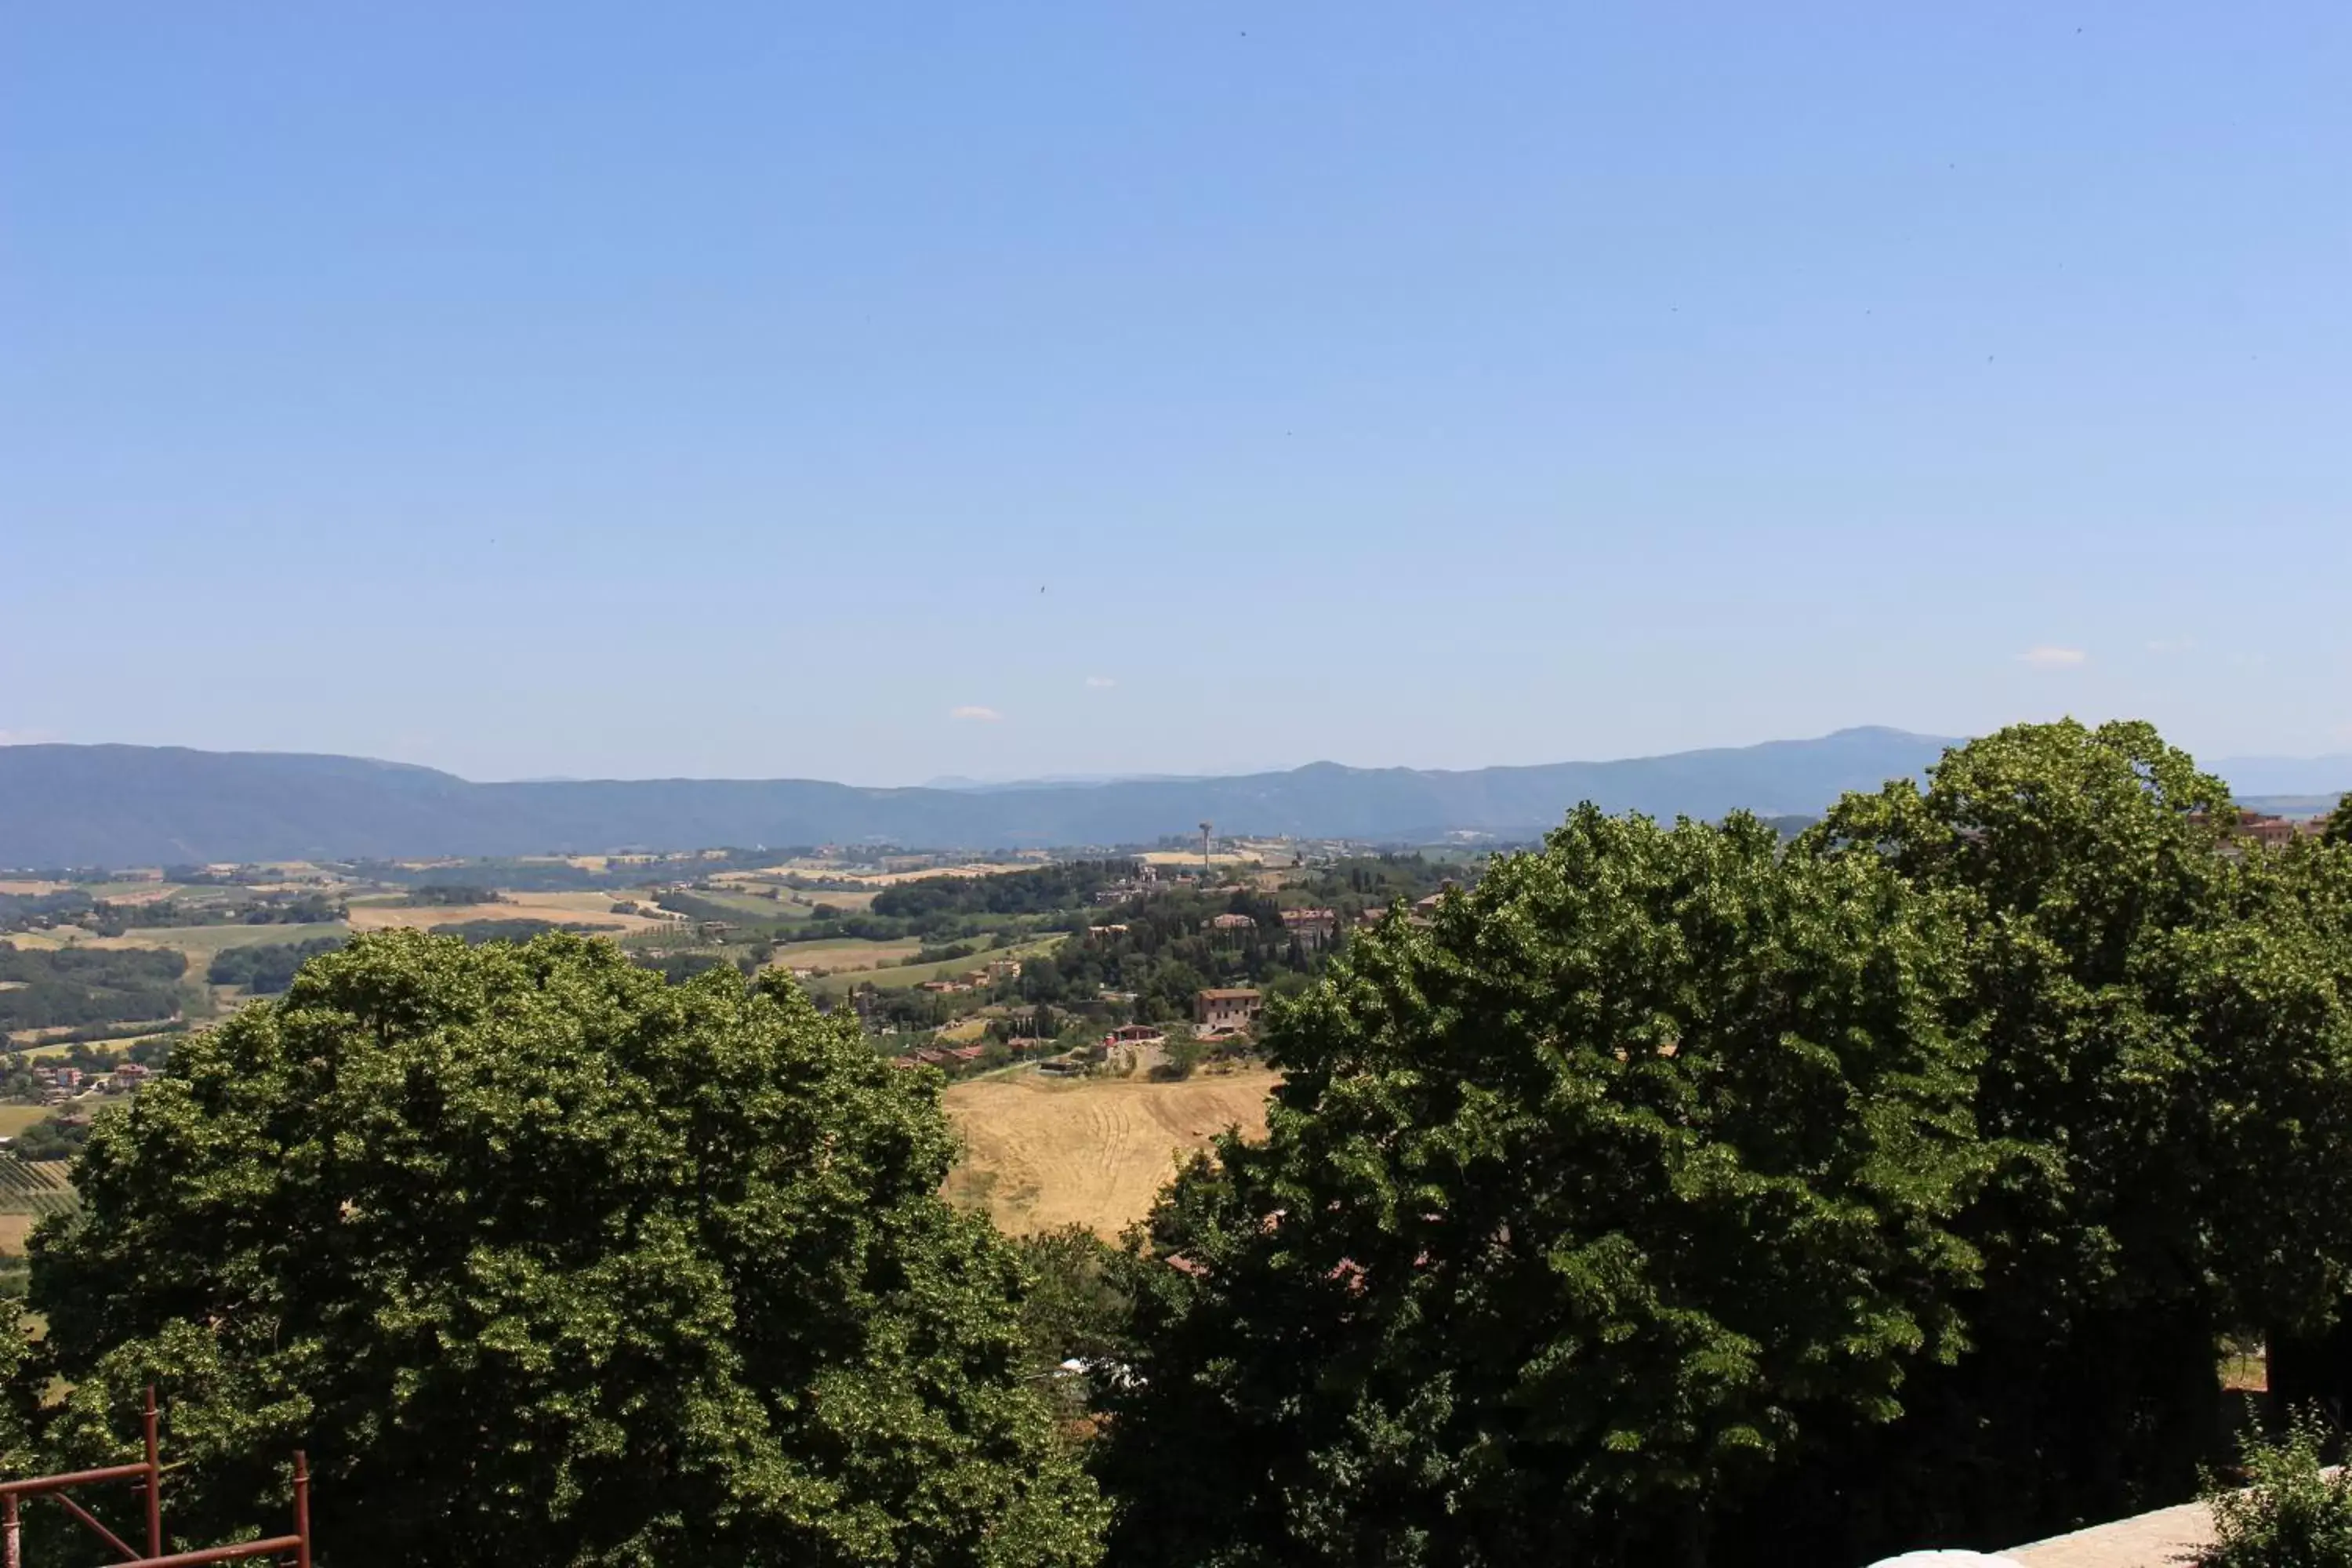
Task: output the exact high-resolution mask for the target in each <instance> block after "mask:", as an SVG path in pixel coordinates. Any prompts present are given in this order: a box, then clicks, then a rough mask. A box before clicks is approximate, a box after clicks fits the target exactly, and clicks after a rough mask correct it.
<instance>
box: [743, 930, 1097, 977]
mask: <svg viewBox="0 0 2352 1568" xmlns="http://www.w3.org/2000/svg"><path fill="white" fill-rule="evenodd" d="M1066 940H1067V939H1066V937H1065V936H1064V935H1063V934H1062V933H1061V932H1060V931H1055V933H1054V934H1053V935H1052V936H1050V937H1046V938H1045V939H1043V940H1042V941H1038V942H1024V943H1022V944H1021V945H1020V946H1018V947H992V948H987V949H984V950H983V951H982V952H975V953H973V954H972V955H971V957H969V958H949V959H941V960H940V961H939V962H937V963H894V964H891V965H890V966H889V967H888V968H887V969H873V970H860V971H858V972H857V973H854V974H842V973H837V972H836V973H833V974H828V975H823V976H820V977H819V978H817V979H814V980H812V981H810V982H809V989H810V990H812V991H828V990H830V991H840V990H845V989H847V988H848V987H850V986H853V985H863V984H866V983H867V982H869V981H871V982H872V983H873V984H875V985H876V986H877V987H878V988H879V989H881V990H884V991H903V990H905V989H906V988H907V987H908V986H909V985H920V984H923V983H924V982H925V981H927V980H951V979H953V978H954V977H955V976H957V975H959V974H970V973H972V972H973V971H975V970H979V969H984V968H986V967H987V966H988V965H989V964H991V963H994V962H995V961H996V960H998V959H1000V958H1013V959H1029V958H1035V957H1037V956H1038V955H1039V954H1041V953H1047V952H1053V951H1054V950H1055V948H1057V947H1059V946H1061V945H1062V943H1063V942H1065V941H1066ZM824 945H827V944H825V943H823V942H793V943H790V944H788V945H787V946H784V947H780V948H778V949H777V950H776V962H777V963H785V961H786V955H787V954H790V953H794V952H801V951H802V950H803V948H808V947H822V946H824ZM875 945H877V946H878V945H881V944H878V943H877V944H875ZM790 967H792V968H795V969H806V968H811V967H814V966H813V965H810V964H806V963H802V962H801V961H800V960H798V959H793V960H792V961H791V963H790Z"/></svg>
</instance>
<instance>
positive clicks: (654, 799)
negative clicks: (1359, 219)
mask: <svg viewBox="0 0 2352 1568" xmlns="http://www.w3.org/2000/svg"><path fill="white" fill-rule="evenodd" d="M1950 743H1951V742H1948V741H1946V740H1941V739H1938V738H1937V737H1934V736H1928V735H1914V734H1908V733H1906V732H1904V731H1899V730H1887V729H1875V728H1870V729H1854V730H1841V731H1838V732H1837V733H1835V734H1832V735H1825V736H1822V738H1820V739H1818V740H1811V741H1774V742H1767V743H1765V744H1763V745H1758V746H1742V747H1736V748H1724V749H1717V750H1710V751H1701V752H1676V753H1674V754H1672V755H1669V756H1661V757H1635V758H1630V759H1626V760H1623V761H1619V762H1604V763H1550V764H1547V765H1543V766H1538V767H1508V768H1479V769H1475V770H1472V771H1468V772H1459V773H1447V772H1431V771H1424V770H1419V769H1412V768H1350V767H1342V766H1340V765H1339V764H1338V763H1313V764H1311V765H1309V766H1307V767H1303V768H1296V769H1292V770H1289V771H1287V772H1283V773H1252V774H1246V775H1241V776H1235V777H1227V778H1182V779H1125V780H1119V781H1116V782H1111V783H1104V784H1081V783H1066V782H1039V783H1035V784H1007V785H992V786H989V787H986V788H982V789H973V788H970V787H964V788H945V789H943V788H936V787H925V788H914V789H866V788H858V787H856V786H853V785H849V784H825V783H821V782H816V781H813V780H803V779H768V780H730V779H642V780H603V781H596V780H582V781H570V780H541V781H533V782H530V783H514V784H474V783H469V782H468V781H467V780H465V779H461V778H458V777H457V776H456V775H454V774H451V773H439V772H436V771H435V770H434V769H431V768H420V767H412V766H408V765H406V764H404V763H380V762H370V761H367V760H364V759H362V758H357V757H334V756H308V755H300V754H294V753H284V752H197V751H188V750H184V749H181V748H177V747H150V746H62V745H40V746H7V747H0V866H15V867H46V866H152V865H159V864H171V863H175V862H188V861H221V860H239V861H243V860H291V859H308V858H354V857H376V858H394V857H401V858H406V857H423V856H445V855H446V856H501V855H529V854H544V853H552V852H559V851H568V852H575V853H588V852H593V851H598V850H610V849H621V848H639V849H693V848H707V847H717V846H721V845H739V846H751V845H761V844H764V845H775V846H783V845H803V844H825V843H843V842H860V841H866V842H874V841H878V842H886V843H892V844H899V845H906V846H909V847H929V848H950V847H954V848H971V849H986V848H1023V847H1050V846H1076V845H1115V844H1143V843H1150V842H1153V841H1155V840H1157V839H1159V838H1161V837H1165V836H1168V835H1171V834H1190V833H1192V832H1193V831H1194V830H1195V826H1196V825H1197V824H1199V823H1201V822H1203V821H1208V822H1213V823H1215V824H1216V826H1217V831H1218V832H1219V833H1220V834H1234V835H1276V834H1281V835H1288V836H1293V837H1313V838H1354V839H1361V840H1369V841H1374V842H1429V841H1433V840H1435V839H1438V838H1440V837H1444V835H1446V834H1448V833H1456V832H1475V833H1486V834H1492V835H1495V836H1497V837H1532V836H1533V835H1534V834H1536V833H1538V832H1539V831H1541V830H1542V829H1544V828H1545V827H1548V826H1551V825H1552V824H1555V823H1557V822H1558V821H1559V819H1560V817H1561V816H1562V815H1563V814H1564V813H1566V812H1567V811H1568V810H1569V809H1570V807H1571V806H1573V805H1576V804H1577V803H1578V802H1580V801H1584V800H1591V801H1592V802H1594V803H1596V804H1598V805H1601V807H1602V808H1603V809H1605V810H1609V811H1625V810H1635V811H1643V812H1648V813H1650V814H1652V815H1653V816H1661V817H1671V816H1678V815H1679V816H1698V817H1716V816H1722V815H1723V814H1724V813H1726V812H1727V811H1731V810H1733V809H1735V808H1738V807H1746V808H1747V809H1748V810H1751V811H1754V812H1757V813H1758V814H1759V815H1761V816H1790V815H1804V814H1811V813H1815V812H1819V811H1820V810H1821V809H1822V807H1824V806H1826V805H1829V804H1830V803H1831V802H1832V801H1833V800H1835V799H1836V798H1837V797H1838V795H1841V794H1843V793H1844V792H1845V791H1847V790H1854V789H1875V788H1877V787H1878V785H1879V784H1882V783H1884V782H1885V780H1887V779H1890V778H1896V777H1902V776H1906V775H1911V774H1916V773H1920V772H1921V771H1922V770H1924V769H1925V768H1927V766H1928V765H1929V764H1930V763H1933V762H1934V761H1935V760H1936V758H1937V755H1938V754H1939V753H1940V752H1942V751H1943V749H1944V748H1945V747H1946V746H1947V745H1948V744H1950ZM2294 769H2302V770H2305V771H2303V772H2294ZM2253 771H2254V772H2255V773H2259V778H2258V779H2255V780H2253V781H2252V783H2251V784H2250V785H2249V786H2248V788H2247V793H2249V794H2252V793H2256V792H2257V790H2258V789H2259V790H2260V792H2262V793H2298V794H2302V793H2313V792H2315V791H2319V790H2323V789H2334V788H2339V787H2346V786H2352V759H2328V760H2326V761H2324V762H2321V763H2294V764H2293V766H2292V768H2290V766H2289V765H2288V764H2286V763H2282V762H2278V761H2275V760H2270V761H2264V762H2262V763H2259V764H2256V765H2255V767H2254V770H2253ZM2221 772H2222V773H2224V775H2225V776H2234V775H2231V773H2230V764H2228V763H2223V764H2221ZM2323 776H2324V777H2325V778H2326V780H2327V781H2328V782H2327V783H2326V784H2317V783H2314V782H2312V781H2313V780H2315V779H2318V778H2320V777H2323ZM2282 781H2284V782H2282Z"/></svg>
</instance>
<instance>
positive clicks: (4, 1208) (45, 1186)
mask: <svg viewBox="0 0 2352 1568" xmlns="http://www.w3.org/2000/svg"><path fill="white" fill-rule="evenodd" d="M68 1168H69V1167H68V1164H67V1163H66V1162H65V1161H63V1160H40V1161H29V1162H28V1161H20V1160H14V1159H0V1254H5V1255H9V1256H15V1257H22V1256H23V1255H24V1251H25V1237H26V1236H27V1235H29V1234H31V1232H32V1228H33V1226H35V1225H36V1224H37V1223H38V1222H39V1220H40V1219H41V1218H42V1216H44V1215H53V1214H66V1213H68V1212H70V1211H71V1210H73V1209H74V1208H76V1207H77V1206H79V1204H80V1202H81V1200H80V1198H79V1196H77V1195H76V1194H75V1193H74V1190H73V1184H72V1183H70V1182H68V1180H67V1179H66V1172H67V1170H68Z"/></svg>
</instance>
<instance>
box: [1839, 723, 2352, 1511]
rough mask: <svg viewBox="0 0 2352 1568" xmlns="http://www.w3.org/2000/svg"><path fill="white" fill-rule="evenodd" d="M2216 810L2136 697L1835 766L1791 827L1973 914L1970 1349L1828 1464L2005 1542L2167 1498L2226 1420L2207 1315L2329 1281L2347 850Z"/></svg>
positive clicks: (2217, 1330) (1866, 1485)
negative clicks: (1899, 1413) (1919, 752)
mask: <svg viewBox="0 0 2352 1568" xmlns="http://www.w3.org/2000/svg"><path fill="white" fill-rule="evenodd" d="M2233 817H2234V810H2233V808H2232V807H2231V805H2230V803H2229V800H2228V796H2227V795H2226V793H2225V791H2224V789H2223V787H2222V785H2221V783H2220V781H2218V780H2216V779H2214V778H2212V777H2210V776H2209V775H2207V774H2204V773H2200V772H2199V771H2198V770H2197V768H2196V766H2195V764H2194V763H2193V762H2192V761H2191V760H2190V759H2189V757H2188V756H2187V755H2186V754H2185V753H2183V752H2179V751H2178V750H2176V749H2174V748H2172V747H2170V746H2168V745H2166V744H2165V743H2164V742H2163V741H2162V740H2161V738H2160V737H2158V734H2157V732H2156V731H2155V730H2154V729H2153V728H2151V727H2150V726H2148V725H2147V724H2143V723H2113V724H2106V725H2103V726H2100V727H2098V728H2097V729H2095V730H2094V729H2089V728H2086V727H2084V726H2083V725H2080V724H2076V723H2074V722H2071V721H2069V722H2064V723H2058V724H2046V725H2021V726H2017V727H2014V728H2012V729H2010V730H2005V731H2000V732H1999V733H1997V734H1994V735H1990V736H1987V737H1985V738H1984V739H1981V740H1979V741H1976V742H1970V743H1969V744H1968V745H1966V746H1963V747H1960V748H1958V749H1957V750H1955V751H1953V752H1950V753H1949V754H1948V755H1947V756H1946V757H1945V758H1944V760H1943V761H1942V763H1940V764H1939V765H1938V766H1937V768H1936V770H1935V773H1934V776H1933V779H1932V781H1931V782H1930V783H1929V784H1928V785H1927V787H1926V788H1925V789H1922V788H1920V787H1919V786H1917V785H1916V784H1912V783H1910V782H1908V781H1902V782H1897V783H1895V784H1889V785H1888V786H1887V787H1886V788H1885V790H1884V791H1883V792H1881V793H1880V794H1878V795H1869V796H1852V797H1849V798H1848V799H1847V800H1845V801H1844V802H1843V803H1842V804H1841V805H1839V806H1838V807H1837V808H1836V809H1835V810H1833V811H1832V813H1831V814H1830V815H1829V816H1828V818H1827V819H1826V820H1825V821H1824V822H1823V823H1822V825H1821V826H1820V827H1819V828H1818V829H1816V830H1814V832H1813V833H1812V834H1811V836H1810V837H1809V838H1808V839H1807V840H1806V841H1804V842H1803V843H1802V844H1801V845H1800V847H1799V850H1800V852H1803V853H1810V854H1812V855H1816V856H1822V857H1827V858H1867V859H1870V860H1872V861H1873V862H1874V863H1884V864H1888V865H1891V866H1893V867H1895V868H1896V869H1897V870H1899V871H1900V872H1901V873H1902V874H1903V875H1904V876H1905V878H1906V879H1908V880H1909V881H1910V882H1911V883H1912V884H1913V885H1914V886H1915V887H1916V888H1918V889H1921V890H1922V892H1923V893H1926V894H1927V895H1929V896H1932V897H1935V898H1937V899H1938V900H1941V901H1942V902H1943V903H1944V905H1945V906H1946V907H1947V908H1948V909H1949V910H1951V911H1952V912H1953V913H1954V915H1955V916H1956V918H1958V920H1959V921H1961V922H1962V924H1963V925H1964V927H1965V929H1966V931H1967V933H1968V934H1967V959H1966V965H1965V976H1966V978H1965V981H1964V984H1963V985H1962V986H1961V988H1960V989H1959V991H1958V993H1957V994H1955V997H1954V1000H1953V1007H1954V1011H1955V1015H1956V1016H1958V1017H1962V1018H1965V1019H1966V1020H1967V1021H1968V1022H1969V1026H1971V1027H1972V1028H1973V1029H1974V1030H1975V1032H1976V1037H1978V1038H1979V1040H1980V1041H1981V1042H1982V1046H1983V1051H1984V1055H1983V1060H1982V1066H1981V1068H1980V1069H1979V1074H1978V1083H1977V1090H1976V1094H1975V1100H1974V1106H1975V1112H1976V1119H1977V1122H1978V1125H1979V1131H1981V1133H1982V1134H1983V1136H1984V1137H1985V1139H1986V1140H1987V1150H1988V1152H1989V1153H1990V1155H1991V1156H1992V1157H1993V1158H1994V1160H1995V1162H1996V1164H1995V1170H1994V1175H1993V1178H1992V1180H1990V1182H1988V1183H1987V1184H1985V1185H1984V1186H1983V1188H1982V1189H1981V1190H1980V1191H1979V1194H1978V1196H1977V1198H1976V1200H1975V1201H1974V1202H1973V1203H1972V1204H1971V1205H1970V1206H1969V1210H1968V1211H1967V1212H1966V1213H1965V1214H1964V1215H1962V1216H1961V1218H1960V1222H1959V1228H1960V1229H1961V1231H1962V1233H1963V1234H1964V1235H1966V1236H1967V1237H1968V1238H1969V1241H1970V1243H1971V1244H1972V1245H1973V1246H1975V1247H1977V1248H1978V1249H1979V1251H1980V1252H1981V1253H1982V1255H1983V1257H1984V1260H1985V1265H1984V1274H1983V1279H1982V1284H1981V1288H1980V1289H1978V1290H1976V1291H1974V1292H1972V1293H1971V1295H1970V1297H1969V1300H1967V1301H1966V1302H1965V1304H1964V1306H1965V1310H1966V1312H1967V1314H1968V1317H1969V1335H1970V1339H1971V1341H1972V1343H1973V1344H1974V1347H1975V1348H1974V1350H1973V1352H1972V1353H1971V1354H1970V1355H1969V1357H1967V1358H1966V1359H1965V1360H1964V1361H1963V1362H1962V1363H1960V1364H1959V1365H1958V1367H1956V1368H1955V1369H1953V1371H1952V1373H1950V1374H1949V1375H1948V1376H1943V1377H1939V1378H1938V1379H1937V1380H1935V1384H1934V1386H1933V1388H1932V1389H1929V1390H1919V1391H1915V1411H1914V1417H1915V1418H1914V1419H1913V1420H1911V1421H1908V1422H1906V1424H1905V1426H1906V1430H1905V1434H1904V1435H1903V1436H1902V1437H1901V1438H1900V1439H1898V1440H1895V1441H1892V1442H1885V1441H1882V1442H1874V1443H1873V1444H1871V1445H1869V1447H1868V1452H1867V1453H1866V1454H1864V1455H1863V1456H1860V1457H1859V1458H1856V1459H1855V1461H1854V1462H1853V1464H1851V1465H1849V1466H1847V1473H1848V1474H1849V1475H1850V1476H1853V1477H1856V1478H1857V1479H1856V1480H1855V1481H1854V1483H1853V1490H1854V1491H1856V1492H1858V1493H1863V1494H1866V1495H1867V1496H1868V1497H1869V1499H1870V1500H1871V1504H1872V1506H1874V1507H1875V1508H1878V1509H1881V1510H1886V1511H1887V1513H1888V1514H1889V1516H1890V1518H1896V1519H1904V1520H1907V1521H1909V1524H1908V1528H1909V1529H1911V1530H1914V1531H1918V1530H1927V1531H1929V1532H1931V1533H1933V1532H1935V1531H1937V1530H1938V1529H1939V1528H1940V1529H1941V1530H1942V1531H1946V1532H1947V1533H1948V1534H1949V1535H1952V1536H1958V1537H1972V1538H1975V1539H1978V1540H1979V1541H1980V1542H1985V1541H1990V1542H1999V1541H2000V1540H2001V1539H2003V1538H2006V1539H2009V1540H2012V1541H2014V1540H2019V1539H2025V1538H2027V1537H2028V1536H2030V1535H2032V1534H2033V1533H2037V1532H2043V1531H2049V1530H2052V1529H2054V1528H2057V1527H2060V1526H2063V1525H2067V1524H2072V1523H2074V1522H2079V1521H2087V1520H2095V1519H2098V1518H2102V1517H2112V1516H2113V1515H2115V1514H2116V1513H2120V1512H2126V1511H2129V1510H2132V1509H2133V1508H2134V1507H2137V1506H2140V1505H2143V1504H2150V1503H2154V1502H2159V1501H2172V1500H2179V1498H2180V1497H2181V1496H2184V1495H2186V1494H2187V1492H2188V1490H2189V1489H2190V1488H2191V1487H2192V1485H2193V1483H2194V1479H2195V1467H2196V1463H2197V1461H2198V1460H2199V1459H2200V1458H2201V1457H2202V1456H2203V1455H2205V1454H2206V1453H2208V1452H2210V1444H2211V1442H2212V1439H2213V1436H2214V1434H2215V1433H2216V1432H2217V1431H2218V1430H2220V1428H2221V1413H2220V1411H2219V1409H2218V1399H2219V1389H2218V1386H2217V1384H2216V1381H2215V1379H2214V1376H2213V1355H2214V1342H2215V1340H2216V1338H2217V1336H2218V1335H2220V1334H2221V1333H2222V1332H2224V1331H2228V1330H2231V1329H2257V1328H2260V1327H2262V1326H2263V1325H2264V1324H2266V1323H2273V1322H2278V1321H2299V1320H2308V1319H2310V1318H2313V1317H2315V1316H2316V1315H2321V1314H2324V1313H2326V1311H2327V1310H2329V1309H2330V1304H2331V1303H2332V1301H2333V1300H2334V1299H2335V1298H2336V1295H2337V1294H2338V1293H2339V1292H2340V1291H2341V1289H2342V1286H2343V1280H2344V1267H2345V1264H2346V1262H2347V1258H2352V1018H2347V1011H2346V1008H2345V999H2346V998H2347V996H2352V969H2347V953H2352V948H2347V944H2346V942H2345V940H2344V938H2345V934H2346V932H2345V930H2344V928H2343V926H2342V924H2341V921H2340V919H2339V917H2338V916H2337V915H2336V913H2335V912H2334V911H2335V910H2338V909H2339V908H2340V907H2341V905H2342V903H2343V898H2342V890H2343V886H2344V882H2343V872H2344V870H2345V865H2344V861H2343V859H2342V858H2341V857H2339V856H2334V855H2325V856H2323V855H2320V854H2316V853H2315V852H2314V851H2315V847H2312V846H2303V847H2297V848H2296V849H2295V850H2294V851H2292V852H2290V853H2288V854H2285V855H2279V854H2271V853H2265V852H2264V851H2263V850H2261V849H2260V848H2258V847H2254V846H2252V845H2250V844H2243V843H2238V842H2233V841H2232V840H2231V839H2230V838H2229V837H2228V829H2229V826H2230V825H2231V821H2232V820H2233ZM1930 1405H1934V1406H1935V1408H1930ZM1873 1463H1875V1464H1877V1465H1878V1466H1880V1467H1881V1468H1879V1469H1878V1470H1877V1471H1876V1472H1873V1471H1872V1470H1871V1468H1870V1467H1871V1465H1872V1464H1873Z"/></svg>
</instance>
